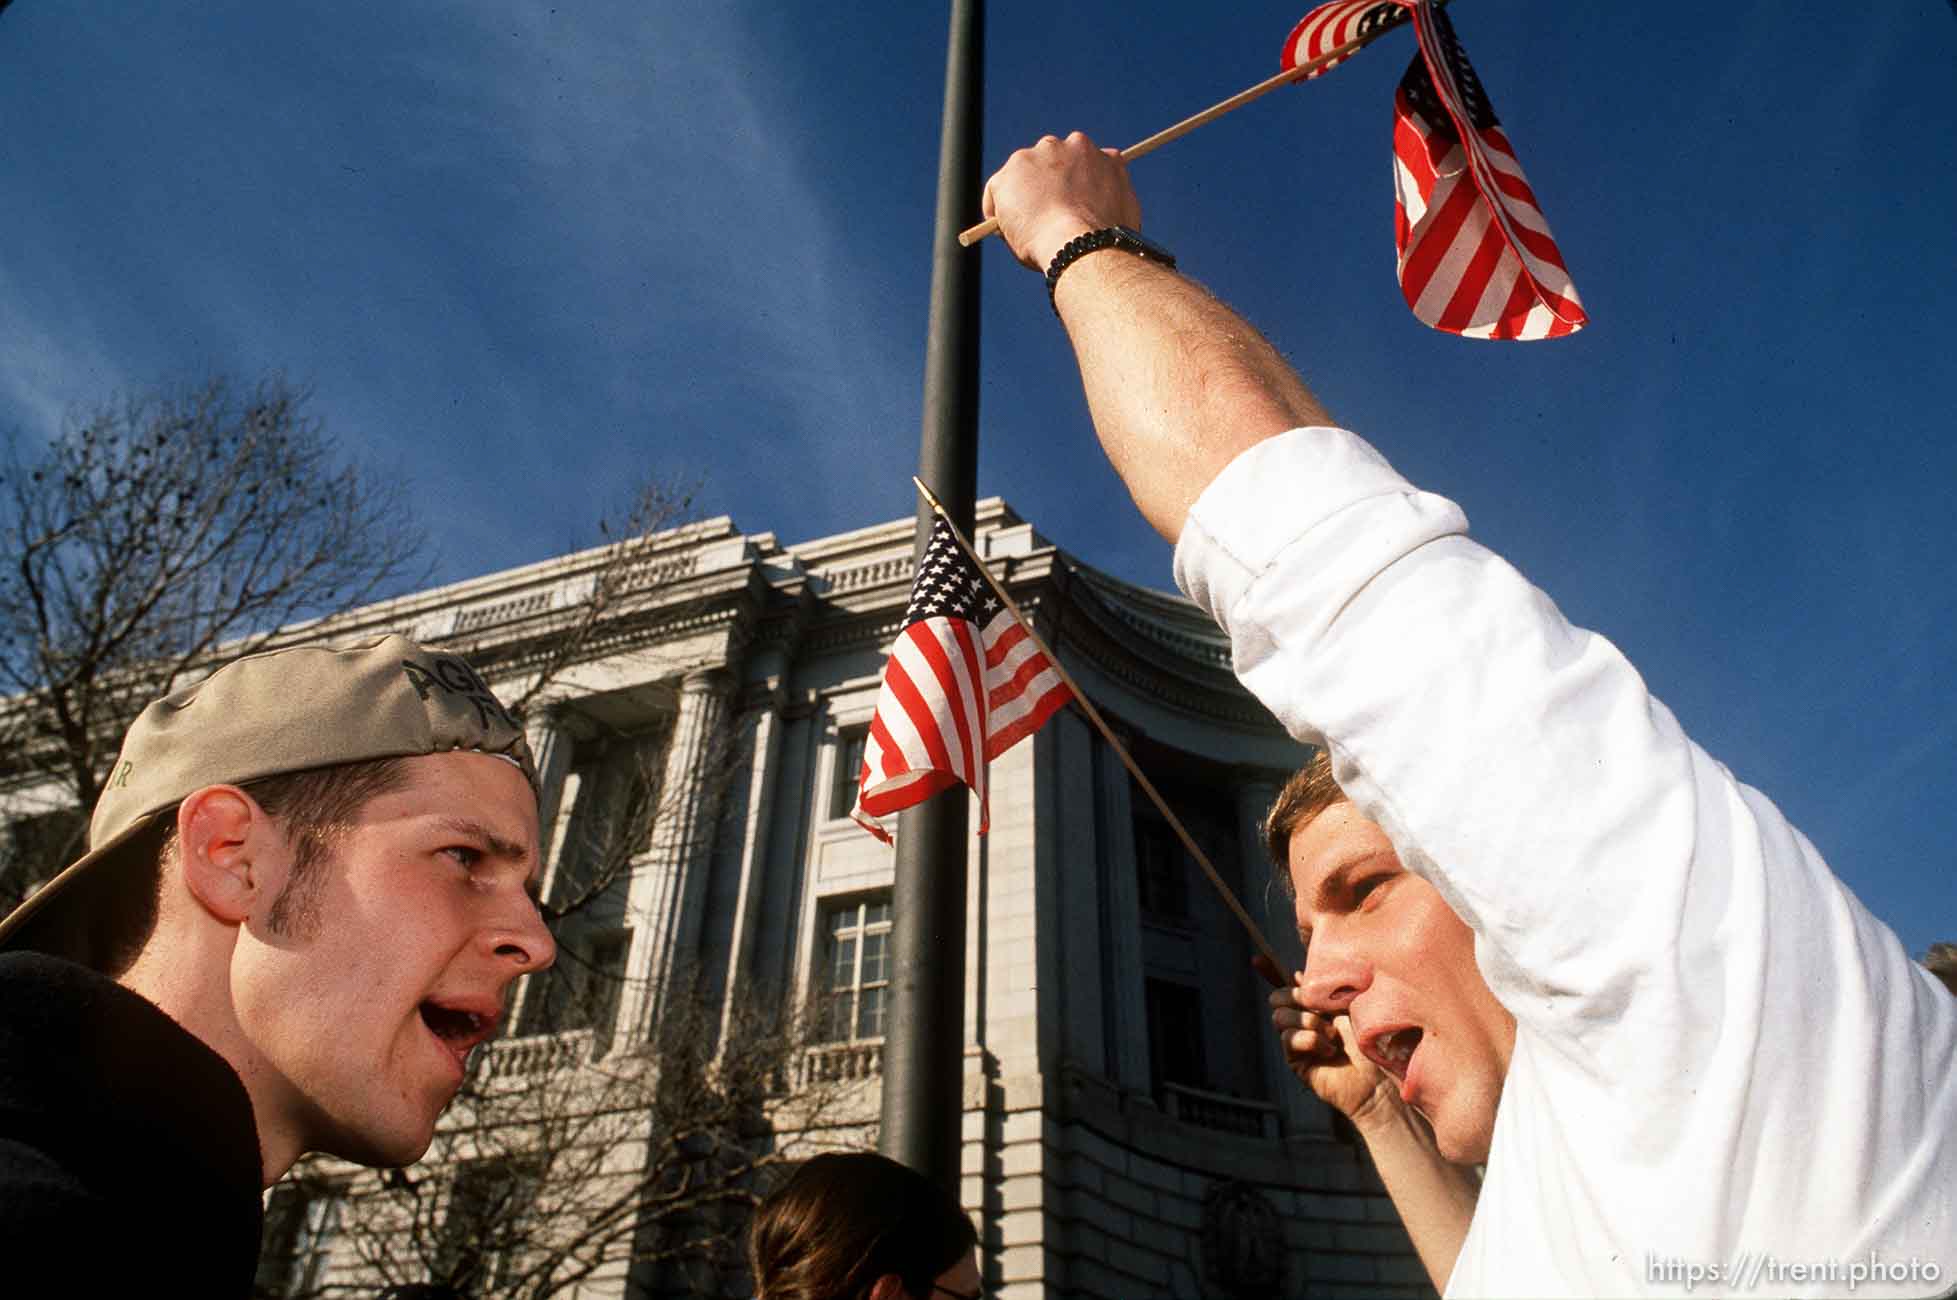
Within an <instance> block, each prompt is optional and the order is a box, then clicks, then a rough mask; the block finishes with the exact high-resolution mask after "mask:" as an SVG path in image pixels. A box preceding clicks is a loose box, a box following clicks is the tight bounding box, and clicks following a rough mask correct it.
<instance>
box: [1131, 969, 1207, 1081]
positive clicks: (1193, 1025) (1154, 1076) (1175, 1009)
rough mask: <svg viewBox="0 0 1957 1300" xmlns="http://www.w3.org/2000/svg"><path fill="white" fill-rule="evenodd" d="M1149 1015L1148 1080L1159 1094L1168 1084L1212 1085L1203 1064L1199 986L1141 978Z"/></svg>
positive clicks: (1201, 1008)
mask: <svg viewBox="0 0 1957 1300" xmlns="http://www.w3.org/2000/svg"><path fill="white" fill-rule="evenodd" d="M1142 988H1143V997H1144V999H1145V1001H1146V1004H1147V1006H1146V1010H1147V1014H1148V1074H1149V1082H1150V1084H1151V1085H1152V1086H1153V1088H1154V1090H1155V1091H1156V1092H1157V1093H1158V1094H1159V1093H1160V1092H1161V1090H1162V1085H1163V1084H1165V1083H1174V1084H1180V1085H1182V1086H1183V1087H1186V1088H1204V1087H1208V1086H1209V1074H1208V1071H1207V1070H1206V1069H1205V1067H1204V1064H1203V1006H1202V997H1201V995H1200V994H1199V993H1198V992H1197V990H1196V989H1194V988H1192V987H1191V986H1189V985H1187V984H1179V983H1176V982H1175V981H1173V980H1159V979H1147V980H1143V981H1142Z"/></svg>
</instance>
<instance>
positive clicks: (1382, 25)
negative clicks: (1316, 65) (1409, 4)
mask: <svg viewBox="0 0 1957 1300" xmlns="http://www.w3.org/2000/svg"><path fill="white" fill-rule="evenodd" d="M1406 20H1407V11H1406V10H1405V9H1403V8H1402V7H1401V6H1400V5H1398V4H1397V3H1395V2H1394V0H1331V3H1329V4H1322V5H1320V6H1318V8H1316V9H1314V10H1312V11H1311V12H1310V13H1308V14H1306V15H1305V16H1304V17H1303V18H1301V19H1299V20H1298V25H1297V26H1296V27H1293V28H1292V29H1291V35H1290V37H1289V38H1288V39H1287V40H1286V41H1285V42H1284V58H1283V61H1282V63H1281V64H1280V66H1281V67H1286V68H1301V67H1303V66H1304V65H1305V64H1307V63H1310V62H1311V61H1312V60H1313V59H1316V58H1318V57H1319V56H1320V55H1323V54H1325V53H1327V52H1328V51H1331V50H1336V49H1338V48H1339V46H1341V45H1344V44H1346V43H1347V42H1348V41H1356V40H1360V39H1362V38H1366V37H1371V36H1374V35H1376V34H1378V33H1379V32H1383V31H1385V30H1386V29H1387V28H1389V27H1397V26H1399V25H1400V24H1401V23H1403V22H1405V21H1406ZM1358 52H1359V51H1358V50H1350V51H1348V52H1346V53H1344V54H1341V55H1340V56H1339V57H1338V58H1336V59H1333V60H1332V61H1331V62H1330V63H1328V64H1326V65H1325V66H1324V67H1322V68H1320V69H1318V70H1317V71H1316V72H1313V73H1310V74H1308V75H1307V76H1306V77H1305V80H1306V81H1311V80H1313V79H1314V78H1317V77H1322V76H1324V75H1325V74H1326V73H1328V72H1330V71H1331V70H1332V69H1333V68H1336V67H1338V66H1339V65H1340V64H1341V63H1344V62H1345V61H1346V60H1347V59H1349V58H1351V57H1352V56H1353V55H1354V54H1357V53H1358Z"/></svg>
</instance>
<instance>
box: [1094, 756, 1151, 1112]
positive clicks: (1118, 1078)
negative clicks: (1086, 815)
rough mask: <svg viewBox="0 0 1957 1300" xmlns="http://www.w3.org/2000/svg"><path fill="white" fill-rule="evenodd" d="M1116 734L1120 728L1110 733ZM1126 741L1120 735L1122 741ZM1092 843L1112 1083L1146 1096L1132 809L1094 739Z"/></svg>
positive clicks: (1114, 765)
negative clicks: (1099, 889) (1094, 826)
mask: <svg viewBox="0 0 1957 1300" xmlns="http://www.w3.org/2000/svg"><path fill="white" fill-rule="evenodd" d="M1116 734H1117V735H1120V734H1121V731H1120V730H1117V731H1116ZM1124 739H1126V737H1124ZM1094 777H1095V821H1096V824H1097V825H1098V826H1099V827H1100V829H1101V832H1102V834H1101V835H1100V836H1097V837H1096V838H1097V839H1099V840H1100V842H1099V843H1098V844H1096V845H1095V856H1096V857H1097V858H1098V860H1099V862H1100V867H1101V887H1102V890H1103V900H1102V912H1101V915H1102V918H1103V919H1102V924H1103V926H1104V928H1103V930H1102V932H1101V940H1102V948H1101V950H1102V952H1103V953H1104V954H1105V960H1106V963H1107V967H1106V974H1105V976H1104V980H1105V982H1104V983H1103V985H1102V988H1103V989H1104V993H1103V998H1104V1006H1105V1008H1106V1025H1107V1033H1108V1045H1109V1052H1108V1059H1109V1063H1110V1068H1111V1071H1112V1074H1113V1080H1114V1082H1115V1083H1116V1084H1117V1085H1118V1086H1120V1087H1121V1088H1123V1089H1125V1090H1127V1091H1129V1092H1138V1093H1143V1094H1146V1093H1147V1092H1148V1089H1149V1079H1148V1008H1147V1006H1146V1004H1145V1002H1144V999H1143V990H1142V904H1141V895H1140V892H1139V890H1138V888H1137V886H1136V883H1135V810H1134V805H1133V802H1132V800H1131V797H1130V794H1129V791H1130V788H1131V785H1130V778H1129V776H1128V769H1127V768H1125V767H1123V766H1122V765H1121V760H1120V759H1119V758H1117V757H1116V756H1115V754H1114V751H1113V750H1111V749H1109V748H1108V746H1107V744H1106V742H1105V741H1102V740H1100V739H1099V738H1098V737H1097V738H1096V740H1095V744H1094Z"/></svg>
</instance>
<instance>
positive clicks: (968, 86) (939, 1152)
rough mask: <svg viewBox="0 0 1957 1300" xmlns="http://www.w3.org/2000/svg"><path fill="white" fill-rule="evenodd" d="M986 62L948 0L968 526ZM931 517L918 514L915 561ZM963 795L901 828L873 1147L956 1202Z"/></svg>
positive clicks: (945, 162)
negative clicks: (962, 236)
mask: <svg viewBox="0 0 1957 1300" xmlns="http://www.w3.org/2000/svg"><path fill="white" fill-rule="evenodd" d="M984 52H985V11H984V0H952V4H951V32H950V36H949V39H948V40H947V42H946V49H945V100H944V126H943V129H942V133H941V134H940V136H939V144H938V210H937V219H936V223H935V226H934V229H933V236H932V269H931V316H930V330H929V334H928V337H927V341H926V344H925V357H924V423H923V432H922V437H921V439H920V441H919V447H918V457H917V460H918V477H919V478H920V479H922V480H923V481H924V482H926V483H929V484H931V485H932V490H933V491H934V492H936V493H937V495H938V496H939V498H940V499H941V500H943V502H944V503H945V509H946V511H947V513H948V515H949V517H950V518H952V519H953V520H954V521H955V522H958V523H959V524H960V525H961V526H962V527H964V528H966V529H970V528H971V526H972V514H973V500H974V497H975V496H976V494H977V489H978V355H979V346H978V345H979V335H978V328H979V319H978V317H979V311H978V309H979V259H978V251H977V250H976V249H967V248H964V247H961V246H960V245H959V243H958V223H959V221H960V220H961V219H962V218H963V217H964V214H965V213H967V212H970V211H972V210H973V209H974V208H976V207H977V206H978V203H979V194H980V184H979V166H980V160H981V157H982V143H981V139H980V131H981V125H982V122H981V111H980V106H981V104H982V102H983V94H984V67H983V62H984ZM931 518H932V515H931V508H930V507H929V506H928V505H923V504H920V505H919V506H918V511H917V546H916V550H915V553H914V554H915V556H916V558H917V560H918V562H919V563H922V561H923V558H924V551H925V548H926V547H927V546H928V545H929V544H930V539H931ZM966 799H967V797H966V791H965V788H964V787H963V786H954V787H952V788H951V789H950V790H948V791H944V792H941V793H939V794H937V795H935V796H933V797H932V798H930V799H927V800H925V801H924V802H923V803H921V804H919V805H917V806H916V807H913V808H907V809H905V810H904V812H903V813H901V814H900V815H899V817H898V820H897V868H896V889H895V892H894V895H893V897H892V900H891V912H892V917H891V920H892V924H891V932H890V946H891V962H892V967H891V979H890V992H891V998H890V1014H889V1019H888V1021H887V1023H886V1025H885V1034H884V1040H883V1113H882V1117H881V1119H882V1123H881V1130H880V1133H881V1135H880V1138H879V1142H878V1146H879V1147H880V1149H881V1150H882V1151H883V1153H884V1154H885V1155H887V1156H889V1157H891V1158H892V1159H893V1160H897V1161H900V1162H902V1163H904V1164H906V1165H909V1166H910V1167H911V1168H913V1169H915V1170H917V1171H918V1172H919V1173H922V1174H923V1175H924V1176H925V1177H927V1178H929V1179H931V1180H932V1181H933V1182H935V1183H937V1184H938V1185H939V1186H940V1187H943V1188H944V1189H945V1190H946V1191H948V1192H950V1193H951V1194H952V1195H953V1196H956V1195H957V1194H958V1187H959V1153H960V1149H961V1133H962V1127H963V1110H964V1051H965V876H966V873H965V855H966V852H967V845H968V842H969V836H968V834H967V828H966Z"/></svg>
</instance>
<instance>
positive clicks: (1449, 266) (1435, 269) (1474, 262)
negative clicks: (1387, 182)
mask: <svg viewBox="0 0 1957 1300" xmlns="http://www.w3.org/2000/svg"><path fill="white" fill-rule="evenodd" d="M1404 17H1411V19H1412V21H1413V28H1414V36H1415V38H1416V39H1417V40H1418V42H1419V45H1420V52H1419V54H1418V55H1416V56H1415V58H1414V60H1413V62H1412V63H1411V64H1410V65H1409V66H1408V68H1407V72H1406V75H1405V76H1404V77H1402V78H1401V79H1400V85H1399V89H1398V90H1397V91H1396V92H1395V94H1394V96H1393V181H1394V185H1393V188H1394V243H1395V244H1396V245H1397V246H1398V248H1399V275H1400V290H1401V292H1402V293H1403V294H1404V295H1405V296H1406V300H1407V306H1409V307H1410V308H1412V309H1413V314H1414V316H1415V317H1416V318H1418V319H1419V320H1420V321H1422V322H1424V323H1425V324H1428V325H1431V326H1433V327H1434V328H1435V329H1439V330H1445V331H1447V332H1448V333H1451V334H1461V335H1464V336H1466V337H1469V338H1487V339H1545V338H1558V337H1561V336H1562V335H1565V334H1573V333H1575V332H1576V331H1577V330H1579V329H1581V328H1582V327H1583V325H1584V323H1585V322H1586V321H1587V320H1588V319H1589V318H1588V317H1587V316H1586V315H1585V314H1584V311H1583V304H1582V302H1581V301H1579V300H1578V298H1577V292H1576V286H1575V285H1574V284H1573V283H1571V280H1570V273H1569V270H1568V268H1567V267H1566V266H1565V265H1564V263H1563V255H1562V253H1561V251H1560V250H1558V248H1557V247H1556V241H1555V239H1554V238H1553V237H1552V236H1551V235H1550V232H1549V222H1548V221H1547V220H1546V219H1544V217H1543V214H1542V209H1541V207H1540V206H1539V205H1538V204H1537V203H1536V195H1535V191H1534V190H1532V189H1531V188H1530V187H1529V181H1528V178H1527V177H1525V176H1524V175H1523V174H1522V164H1521V163H1520V162H1518V161H1517V160H1516V156H1515V149H1514V146H1512V145H1511V144H1510V143H1509V139H1508V136H1507V134H1506V133H1505V132H1504V131H1503V130H1502V127H1501V123H1500V122H1499V121H1498V120H1497V118H1496V117H1495V110H1494V107H1493V105H1491V104H1490V103H1489V100H1488V96H1487V93H1486V92H1485V91H1483V89H1482V86H1481V81H1480V79H1479V78H1478V77H1476V76H1475V71H1474V69H1473V68H1472V67H1470V66H1469V64H1468V58H1467V55H1466V54H1465V53H1464V52H1463V51H1462V49H1461V43H1460V41H1459V40H1457V39H1456V38H1455V35H1454V28H1453V25H1452V24H1451V23H1450V22H1449V21H1448V18H1447V15H1446V14H1445V13H1444V12H1442V11H1441V8H1440V6H1439V5H1437V4H1435V3H1433V0H1332V3H1330V4H1326V5H1321V6H1319V7H1318V8H1317V9H1314V10H1312V12H1311V13H1309V14H1307V15H1305V17H1304V19H1303V21H1301V22H1300V23H1299V24H1298V26H1297V28H1296V29H1294V30H1293V31H1292V33H1291V37H1290V39H1289V40H1288V41H1286V42H1285V47H1284V60H1285V66H1287V67H1296V66H1298V65H1300V64H1302V63H1306V62H1309V61H1310V60H1311V58H1312V57H1313V52H1314V51H1315V52H1316V53H1321V54H1322V53H1324V52H1325V51H1326V50H1328V49H1334V48H1337V47H1338V46H1339V45H1341V44H1343V43H1344V42H1345V41H1348V40H1351V39H1353V38H1354V37H1355V36H1360V35H1366V34H1369V33H1371V32H1375V31H1378V30H1381V29H1383V28H1385V27H1388V26H1391V25H1393V24H1394V23H1395V22H1397V21H1400V20H1401V19H1402V18H1404ZM1339 62H1343V60H1339ZM1328 66H1336V65H1328ZM1314 75H1316V74H1314Z"/></svg>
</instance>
